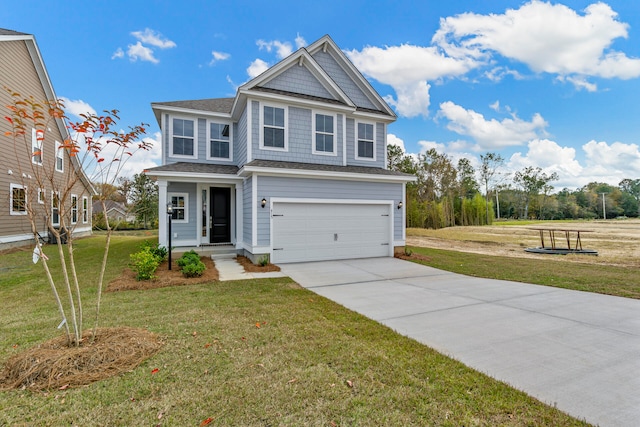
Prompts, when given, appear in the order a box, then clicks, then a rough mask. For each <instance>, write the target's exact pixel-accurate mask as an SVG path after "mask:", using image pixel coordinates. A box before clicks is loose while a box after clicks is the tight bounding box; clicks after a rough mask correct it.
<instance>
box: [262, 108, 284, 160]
mask: <svg viewBox="0 0 640 427" xmlns="http://www.w3.org/2000/svg"><path fill="white" fill-rule="evenodd" d="M285 112H286V111H285V109H284V108H279V107H271V106H267V105H265V106H264V107H263V116H262V118H263V121H262V127H263V129H262V132H263V135H262V136H263V138H262V148H275V149H283V150H286V149H287V138H286V132H285V130H286V124H287V119H286V114H285Z"/></svg>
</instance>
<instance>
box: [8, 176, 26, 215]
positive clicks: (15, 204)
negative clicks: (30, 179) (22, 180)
mask: <svg viewBox="0 0 640 427" xmlns="http://www.w3.org/2000/svg"><path fill="white" fill-rule="evenodd" d="M26 214H27V192H26V190H25V188H24V187H23V186H22V185H17V184H11V215H26Z"/></svg>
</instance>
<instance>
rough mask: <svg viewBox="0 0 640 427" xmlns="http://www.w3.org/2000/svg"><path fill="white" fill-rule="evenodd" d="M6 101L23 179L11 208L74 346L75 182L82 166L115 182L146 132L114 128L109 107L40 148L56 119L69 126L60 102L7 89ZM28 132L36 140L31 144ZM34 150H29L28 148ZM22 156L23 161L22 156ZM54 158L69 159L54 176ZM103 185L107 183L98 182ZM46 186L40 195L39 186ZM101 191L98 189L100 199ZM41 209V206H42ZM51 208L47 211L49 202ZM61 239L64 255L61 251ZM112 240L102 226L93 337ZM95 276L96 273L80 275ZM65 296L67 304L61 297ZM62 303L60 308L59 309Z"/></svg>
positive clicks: (79, 315)
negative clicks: (57, 274)
mask: <svg viewBox="0 0 640 427" xmlns="http://www.w3.org/2000/svg"><path fill="white" fill-rule="evenodd" d="M7 91H8V92H9V95H10V99H11V103H10V105H9V106H8V109H9V114H8V115H7V116H6V117H5V119H6V120H7V121H8V122H9V124H10V129H11V130H10V131H7V132H5V133H4V137H5V138H6V141H5V143H9V144H12V146H13V152H14V154H15V161H13V160H14V159H12V162H13V164H14V170H15V175H16V176H19V177H21V179H22V180H23V182H22V186H21V188H17V190H19V191H16V192H15V196H16V197H15V198H14V202H13V203H15V204H16V206H15V208H16V209H18V210H19V211H20V212H23V213H24V215H25V216H26V217H27V218H28V221H29V223H30V226H31V232H32V234H33V239H34V242H35V246H36V247H35V249H34V258H37V257H40V258H41V260H42V265H43V267H44V270H45V274H46V277H47V280H48V282H49V285H50V287H51V289H52V292H53V296H54V298H55V300H56V304H57V307H58V310H59V312H60V316H61V317H62V322H61V326H62V325H64V326H65V331H66V334H67V339H68V343H69V345H76V346H77V345H80V342H81V340H82V332H83V316H84V313H83V310H82V293H81V287H80V278H79V277H78V275H77V274H76V267H75V260H74V245H73V243H74V229H75V224H77V222H78V221H77V215H79V212H78V208H79V206H78V204H79V203H80V201H79V200H78V197H77V196H76V197H75V198H74V192H78V186H79V185H80V180H81V179H82V178H83V177H86V175H84V172H85V171H89V172H91V173H93V174H94V177H93V179H94V182H99V183H102V184H107V183H111V184H113V182H114V181H115V180H116V179H117V177H118V175H119V174H120V172H121V171H122V168H123V166H124V164H125V162H126V161H127V159H128V158H129V157H131V156H132V155H133V154H134V152H136V151H138V150H148V149H149V148H150V144H149V143H148V142H145V141H144V140H140V138H141V136H142V135H144V132H145V125H144V124H140V125H138V126H135V127H132V128H130V129H129V131H127V132H124V131H121V130H119V129H118V128H117V127H116V126H117V120H118V119H119V117H118V111H117V110H111V111H108V112H105V114H104V115H100V116H98V115H96V114H86V115H82V120H81V121H79V122H75V123H69V125H68V126H69V128H70V129H71V130H72V134H71V135H68V134H67V135H62V138H63V139H64V141H63V142H57V143H56V147H55V150H53V149H51V147H46V144H49V143H51V144H52V143H53V142H54V141H53V140H52V139H51V138H48V137H47V132H49V131H50V129H52V128H55V127H56V126H55V123H53V122H55V121H62V122H63V123H64V124H65V125H66V124H67V117H66V116H65V113H64V105H63V104H62V102H61V101H59V100H45V101H37V100H35V99H34V98H33V97H23V96H22V95H21V94H20V93H17V92H13V91H11V90H9V89H7ZM34 136H35V141H36V142H37V143H36V144H34ZM34 147H35V148H34ZM45 150H47V151H48V152H55V160H54V161H42V156H43V152H44V151H45ZM25 159H28V160H27V161H25ZM59 159H63V161H64V159H68V164H69V168H68V170H67V171H65V173H59V169H57V168H58V167H59V163H58V160H59ZM102 187H103V188H105V186H102ZM44 188H47V189H49V190H50V191H47V192H44V191H41V189H44ZM105 198H106V197H105V195H104V194H101V193H98V199H99V200H101V201H102V203H103V209H104V207H105V206H104V200H105ZM43 206H44V208H43ZM49 206H50V207H51V209H48V207H49ZM43 217H44V222H45V226H46V229H47V230H48V232H49V233H51V234H52V235H53V236H54V237H55V240H56V242H57V250H58V254H59V258H60V271H61V273H62V283H58V282H57V281H56V280H55V279H54V275H53V274H52V271H51V266H50V265H49V260H48V258H47V257H46V256H44V252H43V250H42V244H43V242H42V240H41V236H40V234H39V231H38V230H39V226H40V225H41V224H40V223H41V221H42V218H43ZM63 241H64V242H66V248H67V251H66V254H65V251H64V248H63ZM110 241H111V229H110V227H109V226H108V220H107V234H106V240H105V249H104V256H103V260H102V265H101V267H100V273H99V275H98V283H97V287H98V295H97V304H96V318H95V324H94V328H93V336H94V337H95V333H96V329H97V324H98V316H99V312H100V301H101V294H102V288H103V281H104V272H105V269H106V261H107V257H108V253H109V244H110ZM86 279H88V280H95V277H91V278H86ZM64 300H66V301H67V302H66V304H63V301H64ZM65 305H66V308H65Z"/></svg>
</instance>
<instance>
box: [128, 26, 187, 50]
mask: <svg viewBox="0 0 640 427" xmlns="http://www.w3.org/2000/svg"><path fill="white" fill-rule="evenodd" d="M131 35H132V36H134V37H135V38H136V39H138V40H139V41H141V42H142V43H145V44H148V45H151V46H155V47H159V48H160V49H170V48H173V47H176V44H175V43H174V42H173V41H171V40H169V39H167V38H164V37H162V34H160V33H157V32H155V31H154V30H152V29H150V28H145V29H144V31H133V32H132V33H131Z"/></svg>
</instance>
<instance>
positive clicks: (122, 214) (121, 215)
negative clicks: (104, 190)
mask: <svg viewBox="0 0 640 427" xmlns="http://www.w3.org/2000/svg"><path fill="white" fill-rule="evenodd" d="M104 205H105V208H106V209H107V217H108V218H109V220H110V221H117V222H120V221H127V222H133V221H135V219H136V218H135V216H134V215H131V214H130V213H129V211H128V210H127V207H126V206H125V205H124V203H120V202H116V201H114V200H105V201H104ZM91 210H92V211H93V214H94V215H97V214H100V213H102V202H100V201H95V202H93V205H92V208H91Z"/></svg>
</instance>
